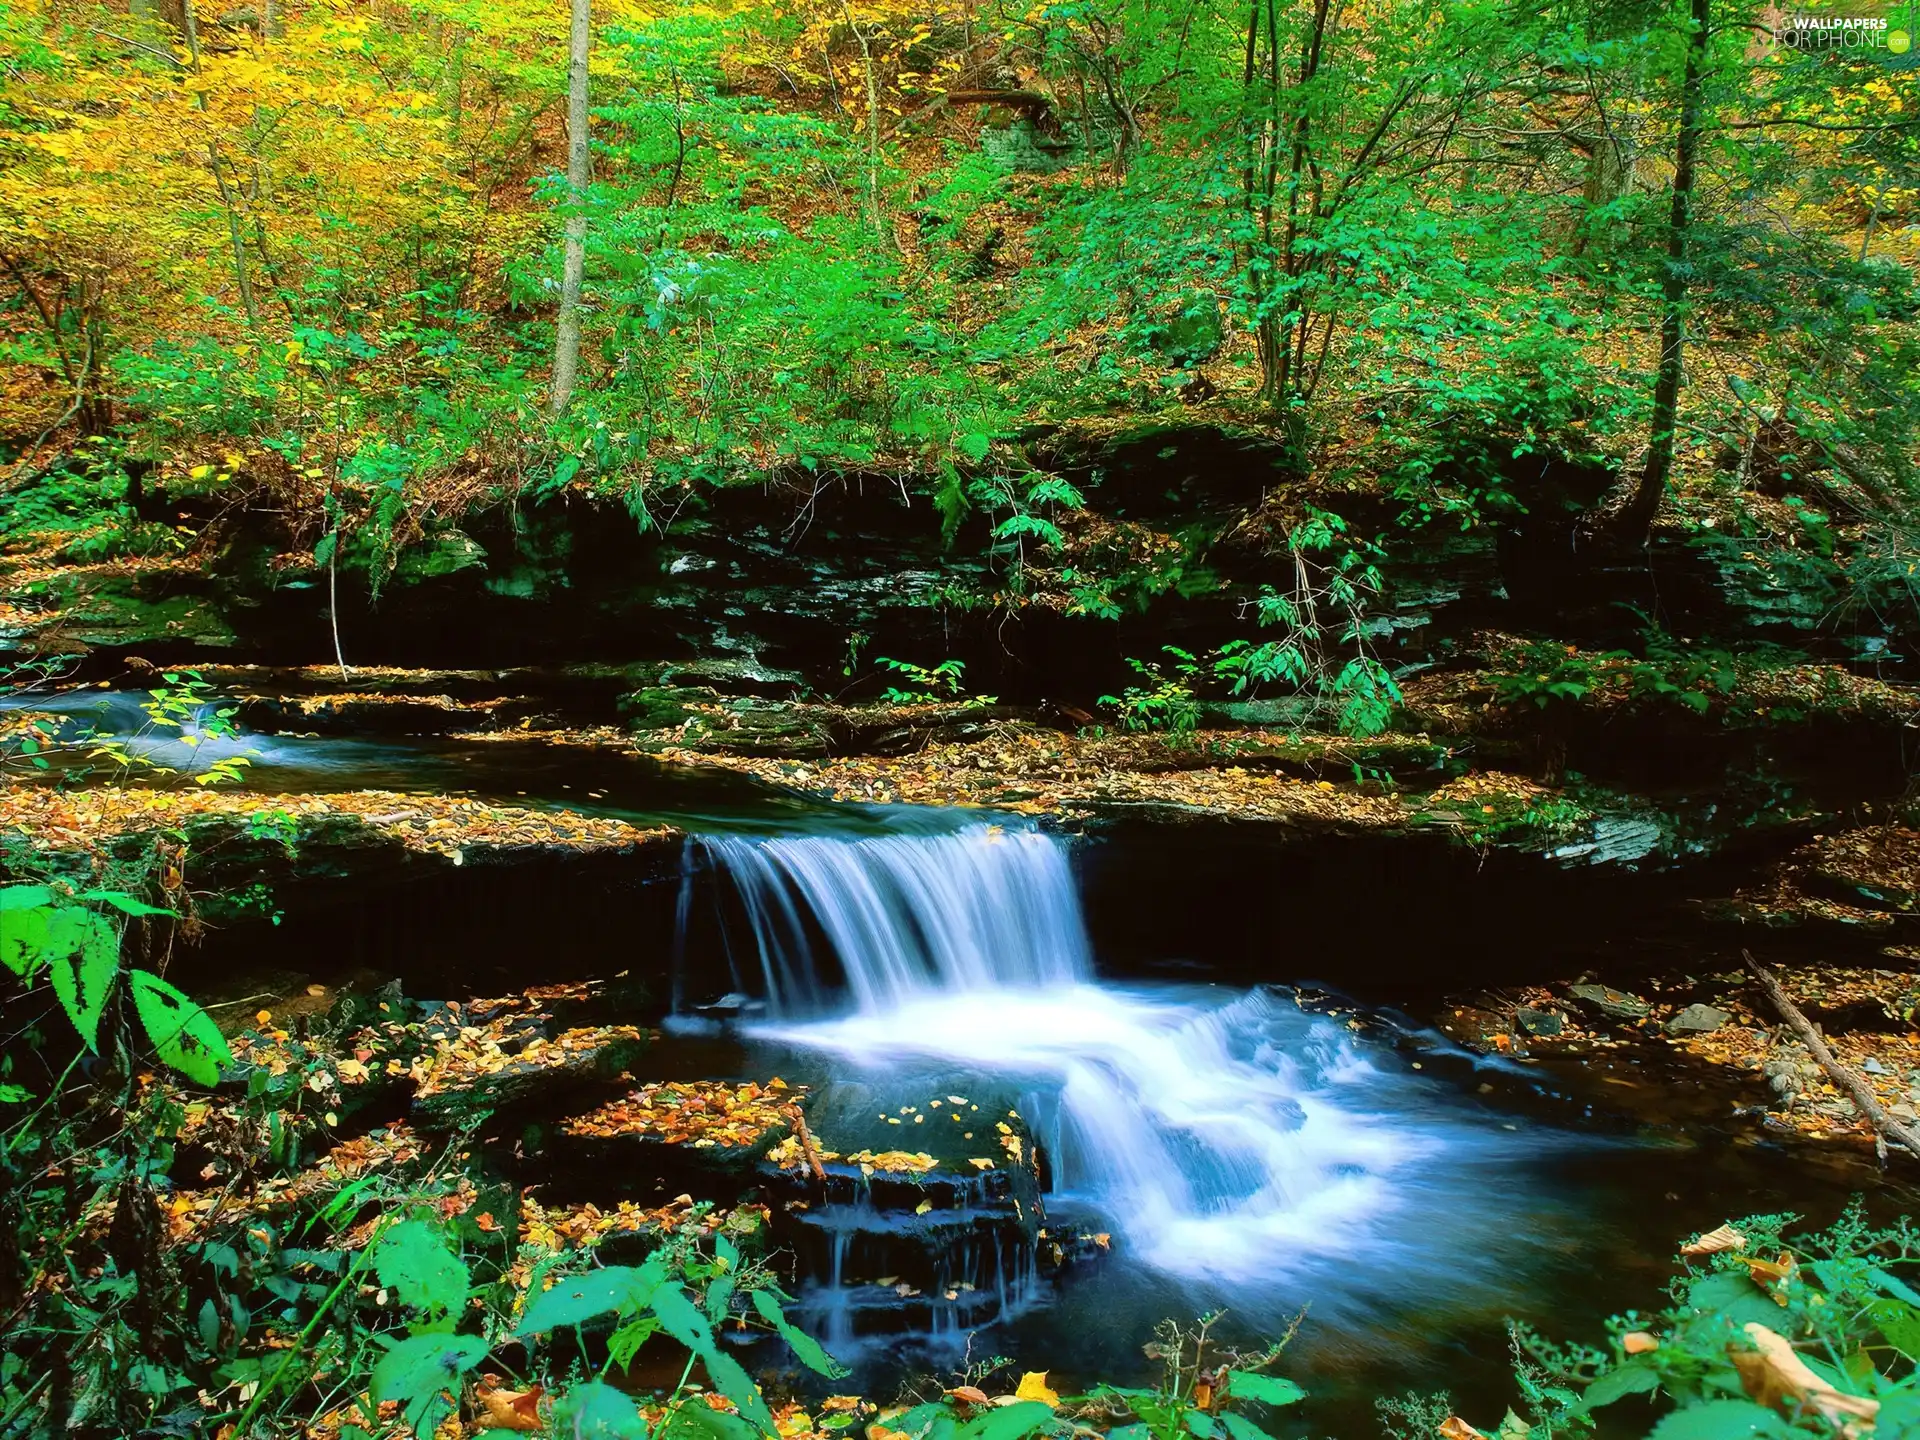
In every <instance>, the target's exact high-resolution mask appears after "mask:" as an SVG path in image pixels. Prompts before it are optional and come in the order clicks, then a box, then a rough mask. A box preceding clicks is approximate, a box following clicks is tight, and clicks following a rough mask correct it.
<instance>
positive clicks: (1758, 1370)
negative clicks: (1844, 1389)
mask: <svg viewBox="0 0 1920 1440" xmlns="http://www.w3.org/2000/svg"><path fill="white" fill-rule="evenodd" d="M1741 1329H1742V1331H1743V1333H1744V1334H1745V1336H1746V1338H1747V1341H1748V1343H1749V1344H1751V1345H1752V1347H1753V1348H1752V1349H1750V1350H1748V1349H1742V1348H1740V1347H1738V1346H1737V1345H1736V1346H1735V1347H1734V1348H1732V1349H1731V1350H1729V1352H1728V1358H1729V1359H1731V1360H1732V1361H1733V1368H1734V1369H1735V1370H1737V1371H1739V1373H1740V1384H1741V1387H1742V1388H1743V1389H1744V1390H1745V1391H1746V1392H1747V1395H1748V1397H1749V1398H1750V1399H1752V1400H1754V1401H1755V1402H1757V1403H1759V1404H1761V1405H1766V1406H1770V1407H1772V1408H1773V1409H1775V1410H1780V1411H1783V1412H1784V1413H1786V1414H1789V1415H1792V1414H1795V1413H1796V1412H1800V1411H1802V1410H1803V1409H1804V1408H1806V1407H1811V1408H1812V1409H1813V1410H1815V1411H1816V1412H1818V1413H1819V1415H1820V1417H1821V1418H1822V1419H1824V1420H1826V1421H1828V1422H1829V1423H1831V1424H1834V1425H1838V1426H1840V1427H1841V1428H1842V1430H1843V1432H1844V1433H1846V1434H1849V1435H1852V1434H1855V1433H1857V1432H1858V1431H1859V1430H1860V1429H1862V1428H1863V1427H1865V1426H1870V1425H1872V1424H1873V1422H1874V1419H1875V1417H1876V1416H1878V1415H1879V1413H1880V1402H1879V1401H1878V1400H1874V1399H1871V1398H1869V1397H1868V1396H1865V1395H1843V1394H1841V1393H1840V1392H1839V1391H1838V1390H1836V1389H1834V1387H1833V1386H1832V1385H1831V1384H1830V1383H1828V1382H1827V1381H1825V1380H1823V1379H1821V1378H1820V1377H1819V1376H1818V1375H1816V1374H1814V1372H1813V1370H1812V1369H1811V1368H1810V1367H1809V1366H1808V1365H1807V1362H1806V1361H1804V1360H1802V1359H1801V1358H1800V1357H1799V1356H1798V1355H1797V1354H1795V1353H1794V1349H1793V1344H1792V1342H1791V1341H1789V1340H1788V1339H1787V1337H1786V1336H1784V1335H1781V1334H1779V1333H1778V1332H1776V1331H1773V1330H1769V1329H1768V1328H1767V1327H1766V1326H1765V1325H1762V1324H1760V1323H1759V1322H1758V1321H1757V1320H1756V1321H1749V1322H1748V1323H1747V1324H1746V1325H1744V1326H1742V1327H1741Z"/></svg>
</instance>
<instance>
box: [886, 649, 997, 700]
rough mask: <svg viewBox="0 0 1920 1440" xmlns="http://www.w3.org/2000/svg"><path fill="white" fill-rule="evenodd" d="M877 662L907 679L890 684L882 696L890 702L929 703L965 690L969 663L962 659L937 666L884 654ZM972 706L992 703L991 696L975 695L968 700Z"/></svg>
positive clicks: (951, 697)
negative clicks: (902, 682) (964, 684)
mask: <svg viewBox="0 0 1920 1440" xmlns="http://www.w3.org/2000/svg"><path fill="white" fill-rule="evenodd" d="M874 663H875V664H876V665H878V666H880V668H881V669H883V670H887V671H891V672H892V673H893V674H895V675H899V676H902V677H904V678H905V680H906V682H907V683H906V685H905V686H900V685H889V686H888V687H887V688H886V691H885V693H884V694H883V695H882V696H881V698H882V699H884V700H885V701H886V702H887V703H888V704H889V705H928V704H933V703H934V702H936V701H942V700H957V699H959V698H960V697H961V695H963V694H964V693H965V690H964V688H963V685H962V677H963V675H964V674H965V671H966V668H967V667H966V664H965V663H964V662H963V661H959V660H952V659H948V660H942V661H941V662H940V663H939V664H938V665H932V666H927V665H916V664H914V663H913V662H912V661H911V660H891V659H888V658H887V657H886V656H884V655H882V656H879V657H877V658H876V659H875V661H874ZM967 703H968V704H969V705H991V704H993V703H994V697H993V696H991V695H976V696H973V697H972V698H971V699H969V700H968V702H967Z"/></svg>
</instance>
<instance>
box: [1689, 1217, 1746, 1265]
mask: <svg viewBox="0 0 1920 1440" xmlns="http://www.w3.org/2000/svg"><path fill="white" fill-rule="evenodd" d="M1746 1248H1747V1237H1746V1236H1745V1235H1742V1234H1741V1233H1740V1232H1739V1231H1738V1230H1736V1229H1734V1228H1733V1227H1732V1226H1731V1225H1722V1226H1721V1227H1720V1228H1719V1229H1717V1230H1709V1231H1707V1233H1706V1234H1704V1235H1702V1236H1701V1237H1700V1238H1699V1239H1698V1240H1690V1241H1688V1242H1687V1243H1686V1244H1685V1245H1682V1246H1681V1247H1680V1253H1681V1254H1682V1255H1685V1256H1687V1257H1688V1258H1690V1259H1697V1258H1698V1257H1700V1256H1702V1255H1718V1254H1720V1253H1721V1252H1722V1251H1724V1250H1744V1249H1746Z"/></svg>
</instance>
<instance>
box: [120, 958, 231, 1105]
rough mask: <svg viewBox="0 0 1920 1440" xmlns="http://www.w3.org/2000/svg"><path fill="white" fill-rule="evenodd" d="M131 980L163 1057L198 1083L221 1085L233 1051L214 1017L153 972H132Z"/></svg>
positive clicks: (142, 1018)
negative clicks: (223, 1072)
mask: <svg viewBox="0 0 1920 1440" xmlns="http://www.w3.org/2000/svg"><path fill="white" fill-rule="evenodd" d="M128 979H129V980H130V981H131V982H132V987H133V1007H134V1009H135V1010H136V1011H138V1012H139V1015H140V1023H141V1025H142V1026H144V1027H145V1029H146V1032H147V1038H148V1039H150V1040H151V1041H153V1048H154V1049H155V1050H157V1051H158V1052H159V1054H160V1059H161V1060H162V1061H163V1062H164V1063H165V1064H168V1065H171V1066H172V1067H173V1068H174V1069H176V1070H178V1071H179V1072H180V1073H181V1074H182V1075H185V1076H186V1077H187V1078H188V1079H189V1080H192V1081H193V1082H194V1083H196V1084H199V1085H217V1084H219V1083H220V1071H221V1070H222V1069H223V1068H224V1067H226V1066H229V1065H231V1064H233V1052H232V1051H230V1050H228V1049H227V1041H226V1037H225V1036H224V1035H222V1034H221V1033H220V1027H219V1026H218V1025H216V1024H214V1023H213V1017H212V1016H211V1015H209V1014H207V1012H206V1011H204V1010H202V1009H201V1008H200V1007H199V1006H198V1005H196V1004H194V1003H193V1001H191V1000H189V999H188V998H187V997H186V996H185V995H183V994H181V993H180V992H179V991H178V990H176V989H175V988H174V987H173V986H171V985H169V984H168V983H167V982H166V981H164V980H162V979H161V978H160V977H159V976H158V975H155V974H153V973H152V972H151V971H147V970H134V971H131V972H129V975H128Z"/></svg>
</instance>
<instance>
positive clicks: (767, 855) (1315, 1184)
mask: <svg viewBox="0 0 1920 1440" xmlns="http://www.w3.org/2000/svg"><path fill="white" fill-rule="evenodd" d="M703 843H704V844H705V845H706V846H707V848H708V850H709V853H710V854H711V855H712V857H713V859H714V861H715V863H716V865H717V866H718V867H719V868H720V869H721V870H722V871H723V872H724V873H725V874H726V875H727V876H728V877H730V879H731V881H732V884H733V886H734V887H735V888H736V889H737V891H738V894H739V897H740V899H741V902H742V905H743V908H744V910H745V913H746V916H747V920H748V925H749V928H750V929H751V931H752V948H751V951H750V958H747V957H741V956H738V955H737V956H736V963H737V966H738V967H739V968H744V969H749V970H752V969H756V968H757V970H758V976H759V980H760V983H761V984H762V985H763V986H764V989H765V993H766V995H767V997H768V999H769V1001H770V1002H771V1010H772V1013H773V1015H774V1016H775V1017H776V1018H775V1019H774V1020H773V1021H772V1022H770V1023H768V1024H766V1025H763V1026H760V1027H757V1032H756V1033H758V1034H759V1035H761V1036H763V1037H765V1038H770V1039H774V1040H777V1041H779V1042H781V1043H783V1044H788V1045H793V1046H797V1047H805V1048H806V1049H808V1050H811V1051H815V1052H821V1051H824V1052H828V1053H831V1054H833V1055H835V1056H837V1057H839V1058H840V1059H841V1060H842V1061H843V1062H844V1063H848V1064H851V1065H852V1066H854V1067H856V1068H860V1069H865V1070H868V1071H870V1072H872V1073H876V1074H880V1073H884V1074H887V1075H891V1076H898V1075H900V1074H901V1073H902V1072H903V1071H908V1072H911V1071H912V1070H914V1068H915V1067H916V1066H917V1067H918V1068H919V1069H921V1070H923V1071H924V1072H925V1073H926V1074H927V1075H929V1076H934V1075H946V1076H950V1075H952V1074H954V1073H955V1072H956V1071H958V1072H964V1073H970V1074H972V1075H975V1076H978V1077H984V1078H985V1079H986V1080H988V1081H989V1082H990V1083H993V1084H995V1085H998V1086H999V1087H1001V1090H1002V1091H1003V1092H1004V1093H1010V1094H1012V1095H1014V1096H1017V1097H1018V1098H1019V1099H1020V1102H1021V1110H1020V1113H1021V1114H1022V1115H1023V1116H1025V1117H1027V1119H1028V1120H1029V1122H1030V1123H1031V1124H1032V1126H1033V1128H1034V1131H1035V1134H1036V1135H1037V1136H1038V1138H1039V1139H1040V1142H1041V1143H1042V1145H1043V1146H1044V1147H1045V1148H1046V1150H1047V1152H1048V1155H1049V1158H1050V1160H1051V1164H1052V1171H1053V1184H1054V1191H1055V1194H1056V1196H1060V1197H1064V1198H1066V1199H1069V1200H1078V1201H1080V1202H1082V1203H1084V1204H1085V1205H1086V1206H1087V1207H1088V1208H1091V1209H1093V1210H1094V1211H1096V1212H1097V1213H1098V1214H1100V1215H1102V1216H1105V1217H1106V1218H1107V1220H1108V1223H1109V1224H1110V1226H1111V1228H1112V1229H1113V1230H1114V1231H1115V1232H1116V1233H1117V1234H1119V1235H1121V1236H1122V1237H1123V1238H1124V1239H1125V1240H1126V1241H1127V1243H1128V1245H1129V1248H1130V1249H1131V1250H1132V1252H1133V1253H1135V1254H1136V1255H1138V1256H1140V1257H1141V1258H1143V1259H1145V1260H1146V1261H1147V1263H1149V1264H1150V1265H1152V1266H1154V1267H1156V1268H1159V1269H1162V1270H1164V1271H1169V1272H1173V1273H1178V1274H1186V1275H1207V1276H1213V1277H1220V1276H1224V1275H1245V1274H1248V1273H1250V1270H1252V1269H1257V1268H1259V1267H1265V1268H1266V1273H1269V1274H1271V1273H1275V1272H1277V1271H1279V1270H1283V1269H1284V1268H1286V1266H1288V1265H1289V1264H1291V1263H1293V1262H1296V1261H1298V1260H1299V1259H1300V1258H1301V1257H1303V1256H1310V1255H1314V1254H1319V1255H1322V1256H1328V1255H1338V1254H1339V1253H1340V1252H1341V1250H1342V1249H1343V1248H1344V1247H1348V1246H1352V1245H1355V1244H1358V1243H1360V1242H1361V1239H1362V1236H1363V1233H1364V1232H1365V1231H1366V1229H1367V1227H1368V1226H1369V1224H1370V1223H1371V1222H1372V1221H1374V1220H1376V1219H1377V1218H1378V1217H1380V1216H1381V1215H1383V1214H1385V1213H1386V1212H1388V1211H1390V1210H1393V1209H1395V1208H1396V1207H1398V1206H1399V1205H1400V1204H1402V1203H1403V1201H1404V1198H1405V1196H1406V1194H1407V1193H1410V1191H1409V1187H1408V1185H1407V1183H1406V1181H1405V1178H1404V1177H1405V1172H1406V1171H1407V1170H1408V1169H1409V1168H1411V1167H1418V1166H1420V1165H1421V1164H1422V1163H1423V1162H1424V1161H1425V1160H1426V1159H1427V1158H1428V1157H1430V1156H1431V1155H1432V1153H1433V1149H1434V1142H1433V1140H1432V1137H1431V1135H1430V1134H1428V1133H1425V1132H1422V1131H1420V1130H1416V1129H1414V1128H1412V1127H1408V1126H1404V1125H1391V1124H1388V1123H1386V1122H1384V1121H1383V1120H1382V1119H1381V1118H1380V1117H1379V1116H1377V1115H1375V1114H1372V1113H1369V1109H1370V1106H1369V1104H1368V1100H1367V1096H1368V1095H1369V1093H1370V1087H1371V1086H1372V1085H1373V1084H1374V1083H1375V1082H1377V1081H1378V1079H1379V1077H1378V1076H1377V1075H1376V1074H1375V1072H1374V1071H1373V1070H1372V1068H1371V1067H1370V1066H1368V1065H1367V1064H1366V1063H1365V1062H1364V1060H1362V1059H1361V1058H1360V1057H1359V1055H1358V1054H1357V1053H1356V1052H1355V1051H1354V1049H1353V1048H1352V1047H1351V1046H1350V1044H1349V1043H1348V1041H1347V1038H1346V1036H1345V1034H1344V1032H1342V1031H1341V1030H1340V1029H1339V1028H1338V1027H1336V1026H1334V1025H1332V1024H1330V1023H1329V1022H1327V1021H1325V1020H1322V1019H1316V1018H1314V1017H1310V1016H1307V1015H1304V1014H1302V1013H1301V1012H1300V1011H1299V1010H1298V1008H1297V1007H1295V1006H1294V1005H1293V1004H1291V1002H1289V1001H1286V1000H1284V999H1283V998H1281V997H1279V996H1276V995H1275V994H1274V993H1272V992H1270V991H1267V990H1255V991H1251V992H1246V991H1238V992H1236V991H1228V990H1222V989H1220V988H1217V987H1164V986H1163V987H1155V988H1128V987H1122V986H1117V985H1111V984H1102V983H1100V982H1098V981H1096V980H1095V978H1094V975H1093V969H1092V963H1091V958H1090V955H1089V949H1088V943H1087V938H1086V931H1085V926H1084V924H1083V921H1082V917H1081V911H1080V904H1079V897H1078V894H1077V892H1076V890H1075V887H1074V882H1073V876H1072V872H1071V869H1070V867H1069V865H1068V864H1067V860H1066V855H1065V852H1064V850H1063V848H1062V847H1061V846H1060V845H1059V843H1058V842H1056V841H1055V840H1053V839H1052V838H1050V837H1048V836H1046V835H1043V834H1041V833H1039V832H1038V831H1034V830H1013V829H1006V828H1001V827H998V826H985V825H976V826H972V827H969V828H966V829H963V830H959V831H956V832H949V833H946V834H939V835H896V836H887V837H884V838H877V839H875V838H868V839H858V840H849V839H846V838H834V837H824V836H808V837H800V838H779V839H772V840H753V839H745V838H738V837H727V838H711V839H708V840H706V841H704V842H703ZM825 952H830V954H829V953H825ZM742 958H745V964H744V965H740V964H739V962H740V960H741V959H742ZM829 961H831V962H835V963H837V967H838V972H839V973H840V974H841V975H843V976H844V979H845V989H846V992H847V998H848V999H850V1000H851V1002H852V1003H851V1008H850V1012H849V1011H848V1007H847V1006H845V1005H844V1004H842V1006H841V1007H840V1013H837V1014H835V1013H833V1011H832V1008H831V1003H830V999H831V995H832V993H833V990H834V986H833V983H832V982H833V979H834V971H833V969H832V966H831V965H830V964H829V963H828V962H829ZM741 979H742V981H743V983H744V982H745V981H746V979H747V977H746V976H744V975H743V976H741Z"/></svg>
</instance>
